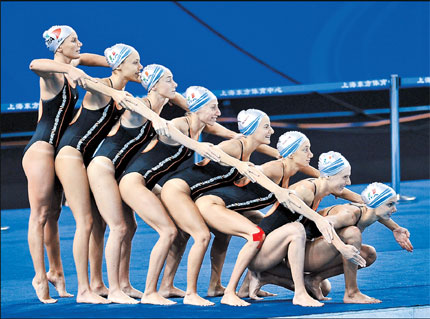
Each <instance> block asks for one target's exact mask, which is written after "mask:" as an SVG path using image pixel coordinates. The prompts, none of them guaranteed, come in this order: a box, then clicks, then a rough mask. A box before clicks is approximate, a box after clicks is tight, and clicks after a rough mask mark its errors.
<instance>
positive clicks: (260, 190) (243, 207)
mask: <svg viewBox="0 0 430 319" xmlns="http://www.w3.org/2000/svg"><path fill="white" fill-rule="evenodd" d="M282 167H283V169H282V178H281V181H280V183H279V186H281V187H285V186H286V185H284V184H285V181H284V178H285V176H284V171H285V169H284V164H283V163H282ZM206 195H214V196H218V197H219V198H221V199H222V200H223V201H224V204H225V207H226V208H228V209H231V210H234V211H236V212H245V211H249V210H254V209H262V208H264V207H267V206H269V205H272V204H274V203H275V202H276V197H275V195H274V194H273V193H271V192H269V191H268V190H267V189H265V188H264V187H263V186H261V185H260V184H258V183H250V181H248V183H247V184H245V185H238V184H236V183H234V185H229V186H224V187H219V188H215V189H212V190H210V191H207V192H204V193H203V194H201V196H206Z"/></svg>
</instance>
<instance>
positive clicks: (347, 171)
mask: <svg viewBox="0 0 430 319" xmlns="http://www.w3.org/2000/svg"><path fill="white" fill-rule="evenodd" d="M350 177H351V166H347V167H345V168H344V169H343V170H341V171H340V172H339V173H337V174H336V175H333V176H329V177H328V180H329V183H330V189H331V190H332V191H333V192H334V193H337V192H341V191H343V189H344V188H345V186H346V185H351V179H350Z"/></svg>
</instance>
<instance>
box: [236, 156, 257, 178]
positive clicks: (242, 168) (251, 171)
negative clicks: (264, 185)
mask: <svg viewBox="0 0 430 319" xmlns="http://www.w3.org/2000/svg"><path fill="white" fill-rule="evenodd" d="M236 169H237V170H238V171H239V173H240V174H242V175H243V176H245V177H247V178H249V179H250V180H251V182H253V183H255V177H258V176H260V174H261V172H260V171H259V170H258V168H256V167H255V165H254V164H253V163H251V162H242V161H239V163H238V164H237V165H236Z"/></svg>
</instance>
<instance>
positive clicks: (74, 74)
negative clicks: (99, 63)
mask: <svg viewBox="0 0 430 319" xmlns="http://www.w3.org/2000/svg"><path fill="white" fill-rule="evenodd" d="M67 75H68V76H69V77H70V79H71V80H72V81H73V82H75V83H77V84H78V85H79V86H81V87H83V88H85V79H89V80H92V81H95V82H97V81H96V80H94V79H93V78H91V77H90V76H89V75H88V74H86V73H85V72H84V71H82V70H81V69H78V68H75V67H74V66H70V69H69V71H68V72H67Z"/></svg>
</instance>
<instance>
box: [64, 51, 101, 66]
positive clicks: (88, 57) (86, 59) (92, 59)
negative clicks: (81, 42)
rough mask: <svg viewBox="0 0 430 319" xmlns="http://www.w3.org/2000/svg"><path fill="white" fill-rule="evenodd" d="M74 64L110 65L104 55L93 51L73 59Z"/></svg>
mask: <svg viewBox="0 0 430 319" xmlns="http://www.w3.org/2000/svg"><path fill="white" fill-rule="evenodd" d="M72 65H73V66H77V65H85V66H105V67H109V64H108V63H107V61H106V58H105V57H104V56H103V55H99V54H93V53H81V55H80V57H79V59H75V60H73V61H72Z"/></svg>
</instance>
